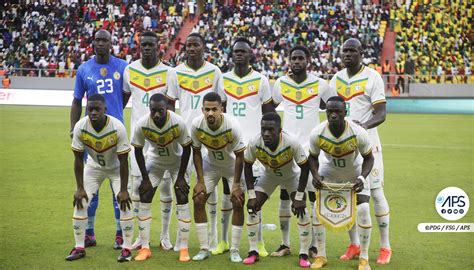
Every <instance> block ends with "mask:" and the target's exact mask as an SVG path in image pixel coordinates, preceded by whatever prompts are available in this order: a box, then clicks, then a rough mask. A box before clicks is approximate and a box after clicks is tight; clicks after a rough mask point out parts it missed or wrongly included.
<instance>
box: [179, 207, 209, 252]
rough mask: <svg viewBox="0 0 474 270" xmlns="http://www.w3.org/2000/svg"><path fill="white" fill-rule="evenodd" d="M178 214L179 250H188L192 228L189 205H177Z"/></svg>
mask: <svg viewBox="0 0 474 270" xmlns="http://www.w3.org/2000/svg"><path fill="white" fill-rule="evenodd" d="M176 213H177V217H178V230H179V231H180V233H179V237H180V240H179V243H180V246H179V248H187V247H188V242H189V230H190V228H191V213H190V212H189V204H178V205H176ZM206 230H207V228H206Z"/></svg>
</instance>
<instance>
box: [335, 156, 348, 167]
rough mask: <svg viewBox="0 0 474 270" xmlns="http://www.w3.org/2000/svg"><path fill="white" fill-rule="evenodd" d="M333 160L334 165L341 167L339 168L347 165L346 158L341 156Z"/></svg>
mask: <svg viewBox="0 0 474 270" xmlns="http://www.w3.org/2000/svg"><path fill="white" fill-rule="evenodd" d="M332 162H333V163H334V166H336V167H339V168H344V167H346V160H345V159H343V158H341V159H334V158H333V159H332Z"/></svg>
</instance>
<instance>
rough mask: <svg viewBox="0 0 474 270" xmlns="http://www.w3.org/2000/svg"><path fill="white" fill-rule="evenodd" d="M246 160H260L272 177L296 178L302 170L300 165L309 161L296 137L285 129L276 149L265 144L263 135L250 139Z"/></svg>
mask: <svg viewBox="0 0 474 270" xmlns="http://www.w3.org/2000/svg"><path fill="white" fill-rule="evenodd" d="M244 157H245V161H247V162H248V163H253V162H255V160H257V159H258V160H259V161H260V163H262V164H263V166H264V167H265V172H264V174H265V175H266V176H267V177H270V178H278V179H282V178H284V179H288V180H292V181H293V180H294V179H295V177H299V173H300V171H301V169H300V167H299V166H298V165H301V164H303V163H305V162H306V161H307V158H306V154H305V152H304V150H303V147H302V146H301V144H300V143H299V142H298V141H297V140H296V138H294V137H292V136H290V135H289V134H288V133H286V132H285V131H282V132H281V133H280V141H279V143H278V147H277V148H276V149H275V151H272V150H270V149H269V148H267V147H266V146H265V143H264V142H263V139H262V136H261V135H257V136H256V137H254V138H253V139H251V140H250V142H249V144H248V146H247V149H246V150H245V156H244Z"/></svg>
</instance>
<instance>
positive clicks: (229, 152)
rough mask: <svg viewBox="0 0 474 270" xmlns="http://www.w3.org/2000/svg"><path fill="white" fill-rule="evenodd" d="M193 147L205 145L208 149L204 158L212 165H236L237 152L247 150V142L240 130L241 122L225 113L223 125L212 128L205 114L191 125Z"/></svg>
mask: <svg viewBox="0 0 474 270" xmlns="http://www.w3.org/2000/svg"><path fill="white" fill-rule="evenodd" d="M191 138H192V139H193V148H201V146H202V145H204V146H205V147H206V149H207V151H208V153H207V155H206V156H204V160H206V161H207V162H209V164H210V165H212V166H217V167H227V168H229V167H234V165H235V153H239V152H242V151H244V150H245V143H244V141H243V139H242V134H241V132H240V126H239V122H237V120H235V119H233V118H232V117H231V116H230V115H228V114H225V113H223V114H222V122H221V126H220V127H219V128H218V129H217V130H211V129H210V128H209V127H208V126H207V122H206V119H205V117H204V115H202V114H201V116H200V117H197V118H196V119H194V121H193V124H192V127H191Z"/></svg>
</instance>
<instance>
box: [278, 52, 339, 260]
mask: <svg viewBox="0 0 474 270" xmlns="http://www.w3.org/2000/svg"><path fill="white" fill-rule="evenodd" d="M289 60H290V73H289V74H288V75H285V76H283V77H281V78H278V80H277V81H276V82H275V85H274V86H273V94H272V97H273V101H274V102H275V103H276V104H280V103H282V104H283V106H284V107H285V111H284V114H283V119H284V122H283V130H284V131H286V132H288V133H289V134H291V135H292V136H294V137H295V138H298V140H299V141H300V142H301V144H302V146H303V149H304V151H305V153H307V152H308V150H309V131H310V130H311V128H312V127H314V126H315V125H318V124H319V106H320V103H321V100H323V101H324V102H326V101H327V100H328V98H329V97H331V96H335V95H336V92H335V91H334V90H333V89H331V88H329V85H328V83H327V82H326V81H325V80H323V79H321V78H318V77H316V76H314V75H312V74H308V73H307V68H308V64H309V63H310V62H311V54H310V52H309V50H308V48H306V47H304V46H299V45H298V46H295V47H293V48H291V49H290V54H289ZM307 190H308V195H309V201H310V209H311V215H310V216H311V221H312V223H313V227H312V229H313V237H312V242H311V247H310V250H309V251H310V255H311V256H312V257H315V256H316V254H317V249H316V247H315V245H316V243H315V241H316V240H315V239H316V237H315V235H316V234H318V233H320V229H321V226H316V224H318V223H319V222H317V218H316V215H315V212H314V201H315V200H316V195H315V192H314V187H313V185H312V184H311V183H310V184H308V186H307ZM281 193H282V194H281V199H282V200H281V201H280V224H281V230H282V237H283V238H282V240H283V243H282V245H281V246H280V247H279V248H278V250H277V251H275V252H273V253H272V254H271V256H276V257H280V256H284V255H287V254H289V253H290V229H289V226H290V216H291V209H290V200H289V197H288V193H287V192H286V190H284V189H283V190H282V191H281Z"/></svg>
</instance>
